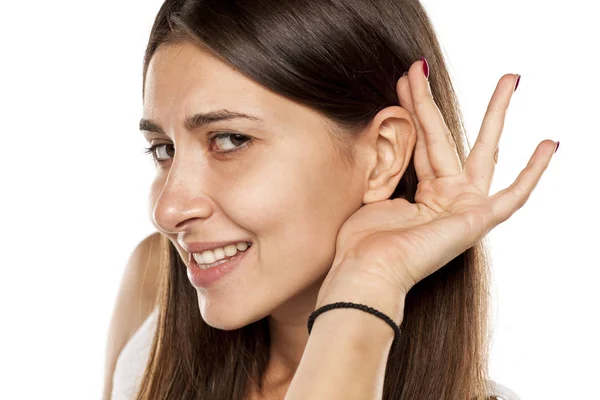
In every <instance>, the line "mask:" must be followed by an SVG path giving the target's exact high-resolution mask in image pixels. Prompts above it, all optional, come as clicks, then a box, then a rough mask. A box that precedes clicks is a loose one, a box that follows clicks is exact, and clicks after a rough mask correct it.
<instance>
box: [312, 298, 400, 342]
mask: <svg viewBox="0 0 600 400" xmlns="http://www.w3.org/2000/svg"><path fill="white" fill-rule="evenodd" d="M314 336H321V337H332V338H335V340H341V339H342V338H343V340H347V341H349V342H350V343H353V344H354V346H355V347H356V348H361V347H368V346H373V345H379V346H383V347H387V348H388V350H389V346H391V345H392V343H393V341H394V339H395V338H396V332H395V330H394V329H393V328H392V327H390V325H388V323H387V322H386V321H384V320H383V319H382V318H380V317H378V316H376V315H373V314H370V313H368V312H365V311H363V310H360V309H356V308H350V307H342V308H334V309H331V310H327V311H325V312H323V313H321V314H319V315H318V316H317V317H316V318H315V319H314V321H313V326H312V331H311V333H310V337H314Z"/></svg>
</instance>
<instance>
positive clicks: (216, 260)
mask: <svg viewBox="0 0 600 400" xmlns="http://www.w3.org/2000/svg"><path fill="white" fill-rule="evenodd" d="M248 247H250V246H249V245H248V243H246V242H239V243H236V244H230V245H227V246H225V247H218V248H216V249H212V250H206V251H203V252H202V253H201V254H199V253H193V254H192V256H193V257H194V259H195V260H196V263H197V264H198V266H199V267H200V268H203V269H207V268H210V267H214V266H216V265H219V264H222V263H223V262H225V261H221V260H223V259H224V258H227V257H232V256H234V255H236V254H237V252H238V251H245V250H246V249H248Z"/></svg>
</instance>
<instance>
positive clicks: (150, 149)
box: [144, 143, 175, 164]
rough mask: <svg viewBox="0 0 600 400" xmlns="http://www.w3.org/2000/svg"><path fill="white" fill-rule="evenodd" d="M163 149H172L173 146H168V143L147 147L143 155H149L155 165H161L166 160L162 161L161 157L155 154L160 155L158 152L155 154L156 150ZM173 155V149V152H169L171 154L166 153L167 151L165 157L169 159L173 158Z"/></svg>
mask: <svg viewBox="0 0 600 400" xmlns="http://www.w3.org/2000/svg"><path fill="white" fill-rule="evenodd" d="M164 147H171V148H173V145H172V144H168V143H162V144H153V145H152V146H150V147H147V148H146V151H145V152H144V153H146V154H151V155H152V159H153V160H154V162H155V163H158V164H162V163H164V162H166V161H167V160H165V159H163V158H162V157H161V156H157V153H160V152H157V151H156V150H159V149H162V148H164ZM162 153H165V152H164V151H163V152H162ZM169 153H171V154H169ZM173 153H175V149H173V151H171V152H168V151H167V152H166V154H167V156H170V157H174V156H175V155H174V154H173Z"/></svg>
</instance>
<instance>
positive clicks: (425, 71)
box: [421, 57, 429, 79]
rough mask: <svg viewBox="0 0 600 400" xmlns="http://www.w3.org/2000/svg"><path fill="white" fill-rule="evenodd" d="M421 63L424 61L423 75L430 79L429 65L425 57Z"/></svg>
mask: <svg viewBox="0 0 600 400" xmlns="http://www.w3.org/2000/svg"><path fill="white" fill-rule="evenodd" d="M421 61H423V73H424V74H425V78H427V79H429V63H428V62H427V60H426V59H425V57H421Z"/></svg>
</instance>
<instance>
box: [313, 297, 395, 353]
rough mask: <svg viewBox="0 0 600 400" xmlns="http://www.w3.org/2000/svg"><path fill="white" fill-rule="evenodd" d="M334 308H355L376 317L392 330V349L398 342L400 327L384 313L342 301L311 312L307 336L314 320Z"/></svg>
mask: <svg viewBox="0 0 600 400" xmlns="http://www.w3.org/2000/svg"><path fill="white" fill-rule="evenodd" d="M334 308H356V309H358V310H362V311H364V312H368V313H369V314H373V315H376V316H378V317H379V318H381V319H383V320H384V321H385V322H387V324H388V325H389V326H391V327H392V329H393V330H394V342H393V343H392V347H394V346H395V345H396V342H398V338H399V337H400V327H399V326H398V325H396V323H395V322H394V321H393V320H392V319H391V318H390V317H388V316H387V315H385V314H384V313H382V312H380V311H377V310H376V309H374V308H371V307H369V306H365V305H364V304H356V303H349V302H344V301H342V302H339V303H333V304H327V305H324V306H323V307H320V308H319V309H317V310H315V311H313V312H312V314H310V317H308V334H309V335H310V331H311V330H312V326H313V324H314V323H315V319H316V318H317V317H318V316H319V315H321V314H322V313H324V312H325V311H329V310H333V309H334Z"/></svg>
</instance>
